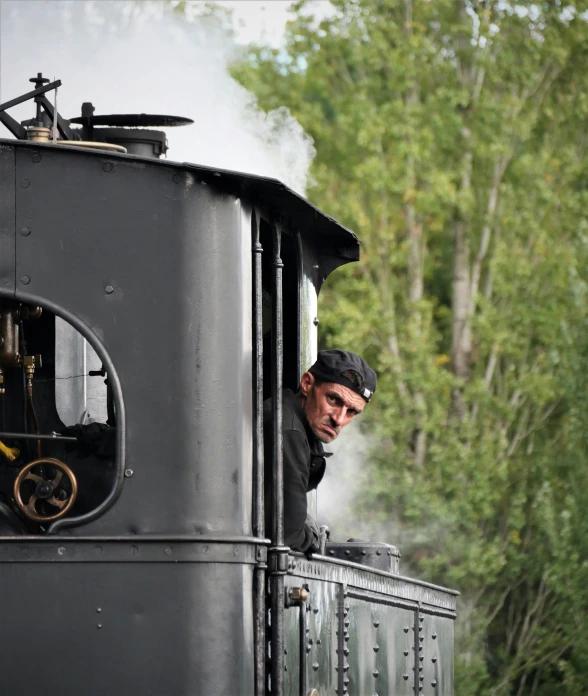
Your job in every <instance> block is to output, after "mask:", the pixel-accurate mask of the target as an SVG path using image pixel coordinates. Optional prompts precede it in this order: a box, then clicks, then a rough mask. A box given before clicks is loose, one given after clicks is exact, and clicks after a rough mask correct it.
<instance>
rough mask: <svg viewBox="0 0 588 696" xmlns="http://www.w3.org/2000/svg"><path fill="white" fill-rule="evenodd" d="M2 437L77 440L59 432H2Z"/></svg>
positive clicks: (0, 434) (60, 440) (61, 440)
mask: <svg viewBox="0 0 588 696" xmlns="http://www.w3.org/2000/svg"><path fill="white" fill-rule="evenodd" d="M0 438H15V439H21V440H57V441H59V442H77V439H76V438H75V437H69V436H67V435H58V434H57V433H50V434H45V433H40V434H33V433H0Z"/></svg>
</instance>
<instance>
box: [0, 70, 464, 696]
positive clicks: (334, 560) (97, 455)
mask: <svg viewBox="0 0 588 696" xmlns="http://www.w3.org/2000/svg"><path fill="white" fill-rule="evenodd" d="M34 80H35V89H34V90H33V91H32V92H29V93H28V94H26V95H23V97H19V98H17V99H15V100H12V101H11V102H7V103H5V104H2V105H0V122H2V123H3V124H4V125H5V126H6V127H7V128H8V129H9V130H10V131H11V133H12V135H13V136H14V138H13V139H4V140H0V368H1V370H2V374H1V376H2V379H3V382H2V384H1V390H0V409H1V410H0V418H1V432H0V443H2V444H1V447H0V495H1V496H2V497H1V498H0V588H1V589H2V594H3V596H4V597H5V598H9V601H6V602H4V603H2V605H0V620H1V621H2V623H3V626H4V627H5V631H4V634H3V635H4V638H3V639H1V640H0V647H1V650H2V654H3V656H4V658H5V669H4V670H3V676H2V683H3V688H4V690H5V691H6V693H19V694H23V696H28V695H29V694H30V695H31V696H32V694H36V693H39V692H42V691H43V690H44V689H45V688H46V675H47V674H52V673H53V671H54V668H55V657H56V650H59V654H61V655H67V656H68V662H67V668H66V669H64V670H61V672H60V674H59V680H60V681H59V689H60V692H61V693H63V694H64V695H67V694H72V695H74V694H75V695H78V694H80V693H84V694H87V695H88V696H99V695H102V694H105V693H108V694H112V696H139V694H141V695H143V694H146V693H150V694H155V695H156V696H188V695H189V694H196V693H207V694H214V695H217V694H218V695H219V696H221V695H228V694H244V695H250V696H265V695H268V694H275V695H277V696H283V695H284V694H290V695H292V696H294V695H300V694H303V695H304V696H307V694H309V693H312V694H315V695H316V694H318V695H319V696H325V695H326V694H334V693H337V694H347V693H349V694H358V695H363V694H367V693H378V694H380V696H383V695H384V694H390V695H392V694H393V695H394V696H398V695H401V694H421V693H422V694H431V695H435V696H452V694H453V620H454V618H455V596H456V593H455V592H453V591H451V590H447V589H444V588H440V587H436V586H434V585H430V584H427V583H424V582H420V581H418V580H414V579H409V578H403V577H402V576H401V575H400V574H399V569H398V555H397V553H396V551H395V550H394V548H393V547H390V546H387V545H385V544H371V545H370V544H364V543H360V542H349V543H346V544H339V545H338V544H332V545H330V546H325V548H324V553H321V554H317V555H315V556H314V557H312V558H306V557H304V556H302V555H301V554H296V553H293V552H291V550H290V549H288V548H287V547H285V546H284V543H283V541H284V540H283V525H282V524H281V515H282V503H283V499H282V495H283V493H282V489H281V446H280V440H279V436H277V437H276V436H275V437H274V441H275V443H277V444H276V445H275V447H274V457H273V460H272V471H273V474H272V486H273V499H274V510H273V525H272V529H271V530H268V531H270V532H271V533H270V534H268V536H269V537H271V538H267V537H266V530H265V529H264V507H265V501H264V462H263V456H264V453H263V449H264V448H263V439H264V432H263V401H264V400H265V399H267V398H271V399H272V400H273V417H274V424H273V428H274V435H276V433H279V432H280V428H279V418H280V413H281V405H280V404H281V393H282V389H283V388H286V387H288V388H291V389H296V388H297V386H298V382H299V379H300V375H301V374H302V372H303V371H304V370H305V369H307V368H308V367H309V366H310V365H311V364H312V363H313V362H314V359H315V356H316V345H317V338H316V337H317V325H318V319H317V298H318V293H319V291H320V287H321V285H322V283H323V282H324V280H325V278H326V277H327V276H328V274H329V273H330V272H332V271H333V270H334V269H336V268H337V267H338V266H340V265H342V264H344V263H348V262H351V261H356V260H358V258H359V241H358V239H357V237H356V236H355V235H354V234H353V233H352V232H350V231H349V230H347V229H345V228H344V227H342V226H341V225H339V224H338V223H337V222H336V221H334V220H333V219H332V218H330V217H328V216H327V215H325V214H324V213H322V212H321V211H319V210H318V209H316V208H315V207H314V206H312V205H311V204H310V203H309V202H308V201H306V200H305V199H304V198H302V197H300V196H298V195H297V194H296V193H294V192H293V191H290V190H289V189H288V188H287V187H286V186H284V185H283V184H281V183H280V182H278V181H276V180H273V179H267V178H263V177H257V176H253V175H250V174H243V173H238V172H231V171H225V170H218V169H214V168H210V167H204V166H198V165H194V164H189V163H178V162H173V161H169V160H160V159H159V156H160V155H161V154H162V153H163V152H164V151H165V147H166V146H165V136H162V135H161V134H159V135H153V133H152V132H151V131H148V128H150V127H152V126H154V127H157V126H161V125H163V126H165V127H168V126H175V125H182V124H185V123H186V121H187V120H186V119H178V118H175V117H164V116H154V115H145V114H141V115H137V116H133V115H128V114H127V115H107V116H100V115H95V114H94V109H93V107H91V105H88V104H85V105H84V106H83V108H82V116H81V117H78V118H75V119H71V120H70V121H66V120H64V119H63V118H62V117H61V116H59V114H58V113H57V112H56V110H55V109H54V107H53V106H52V105H51V104H50V102H49V101H48V99H47V97H46V94H47V93H48V92H49V91H51V89H55V87H56V86H58V81H57V82H56V83H50V84H45V82H46V81H45V80H44V78H42V76H41V75H39V76H37V78H34ZM28 99H31V100H34V101H35V102H36V105H37V114H36V117H35V118H34V119H32V120H31V121H27V122H24V123H22V124H19V123H17V122H15V121H14V119H12V118H11V117H10V116H9V115H8V113H7V110H8V109H9V108H10V107H11V106H13V105H15V104H16V103H21V102H23V101H26V100H28ZM76 125H79V126H81V127H80V128H76V127H75V126H76ZM129 125H130V126H132V129H129V128H128V126H129ZM110 129H112V130H110ZM125 129H126V130H128V131H129V132H125ZM143 131H146V132H143ZM48 635H51V641H48V639H47V636H48ZM55 646H57V648H56V647H55ZM31 654H34V655H35V659H36V669H35V670H23V666H24V665H25V664H27V663H28V660H29V659H30V655H31Z"/></svg>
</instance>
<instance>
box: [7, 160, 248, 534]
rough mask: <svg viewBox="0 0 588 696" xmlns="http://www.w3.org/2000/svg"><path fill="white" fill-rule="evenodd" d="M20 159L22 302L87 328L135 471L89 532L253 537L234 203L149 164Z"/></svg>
mask: <svg viewBox="0 0 588 696" xmlns="http://www.w3.org/2000/svg"><path fill="white" fill-rule="evenodd" d="M72 161H75V163H76V167H75V168H73V167H69V166H66V163H70V162H72ZM17 162H18V164H17V169H18V177H19V179H20V178H27V180H29V181H30V182H31V183H30V187H28V188H26V189H24V188H19V189H18V193H17V198H18V201H17V206H18V207H17V226H20V225H23V224H26V223H29V225H30V226H31V229H32V230H33V231H32V233H31V235H29V236H28V237H21V236H18V239H17V260H18V261H17V277H18V278H22V277H23V276H25V275H26V276H28V277H29V278H30V282H29V283H28V284H27V286H26V288H27V294H26V295H25V293H20V296H22V297H23V298H24V299H28V298H31V297H36V298H39V299H38V301H37V302H35V304H40V305H42V306H45V307H47V306H49V307H51V304H50V303H53V307H55V308H60V309H59V310H58V311H57V313H58V314H61V315H62V316H65V318H66V319H68V320H69V321H70V323H74V319H77V322H78V324H84V325H85V326H86V334H89V335H93V336H94V343H95V344H96V345H95V348H97V350H98V351H100V348H102V353H106V355H107V356H109V357H110V360H111V361H112V372H111V370H110V369H108V374H109V381H112V384H113V386H115V384H116V378H117V376H118V378H119V379H120V388H121V393H122V394H124V401H125V410H126V413H127V414H128V415H127V420H126V433H127V435H126V450H127V462H126V467H128V468H130V469H132V470H133V471H134V475H133V477H132V478H128V479H125V482H124V491H123V493H122V497H121V501H122V502H121V504H120V505H117V506H115V507H114V508H111V509H110V510H109V511H108V513H107V514H105V515H104V516H102V517H101V518H100V519H99V520H96V521H95V522H94V523H93V524H92V527H91V533H114V534H116V533H120V532H122V531H129V532H134V533H147V532H158V533H170V534H174V533H182V532H186V533H189V532H193V533H194V532H196V533H207V532H222V533H238V534H244V533H250V531H251V504H250V495H251V463H252V453H251V445H250V443H251V436H252V432H251V411H252V404H251V397H250V394H251V384H252V368H251V346H250V342H249V341H250V331H251V330H250V328H249V327H250V326H251V323H250V322H251V309H250V307H251V286H250V280H249V277H248V276H246V274H245V269H244V266H245V264H246V265H247V266H248V267H249V266H250V261H249V258H250V256H249V249H250V241H249V239H250V238H249V234H248V231H247V234H245V235H244V234H243V230H242V229H241V224H240V221H241V218H240V207H239V206H238V205H236V203H235V199H234V198H232V197H230V196H226V195H224V194H222V193H218V192H216V191H214V190H212V189H211V188H210V187H208V186H202V185H200V184H197V183H196V182H195V181H194V179H193V178H192V177H191V176H190V175H189V174H187V173H182V174H178V173H176V172H174V171H173V170H170V169H168V168H167V167H162V166H160V165H159V163H158V162H156V161H150V162H149V164H148V165H146V166H144V167H137V166H136V164H135V163H132V162H131V161H129V160H124V161H118V160H116V161H115V160H114V158H105V157H104V156H98V157H97V156H95V154H94V153H81V152H78V151H75V154H74V151H73V150H72V151H68V152H64V151H62V150H58V149H56V148H51V147H50V148H46V149H44V150H43V152H42V158H41V160H40V162H33V161H32V159H31V157H30V150H28V148H25V147H23V148H22V149H19V153H18V157H17ZM64 189H67V191H68V201H69V204H68V205H55V203H54V202H55V201H56V200H59V199H60V197H61V195H62V193H61V192H62V191H63V190H64ZM40 191H43V195H42V196H40V195H37V193H38V192H40ZM88 248H92V250H93V253H92V264H91V265H88V264H87V263H86V258H87V249H88ZM139 249H140V253H141V257H142V258H146V259H153V262H152V263H151V264H149V263H147V264H139V263H137V254H138V252H139ZM149 289H151V290H150V291H149ZM109 290H111V291H109ZM146 292H147V293H148V296H149V301H148V302H146V301H145V297H146ZM48 301H49V302H48ZM154 317H157V320H156V321H155V319H154ZM74 325H75V324H74ZM76 328H77V327H76ZM98 336H99V337H100V340H99V341H97V340H96V337H98ZM219 346H223V350H222V351H220V352H219ZM99 355H100V352H99ZM101 358H102V356H101ZM111 374H112V377H111ZM122 415H123V414H122V413H121V412H120V410H119V405H118V404H117V421H118V422H120V421H121V418H120V416H122ZM123 420H124V419H123ZM154 423H156V424H157V428H154V427H153V424H154ZM236 423H242V424H243V427H239V428H237V427H235V426H234V424H236ZM193 462H198V463H199V466H198V470H197V471H196V472H195V471H194V464H193ZM221 462H222V466H219V463H221ZM154 477H156V480H157V485H153V483H154ZM89 531H90V528H89Z"/></svg>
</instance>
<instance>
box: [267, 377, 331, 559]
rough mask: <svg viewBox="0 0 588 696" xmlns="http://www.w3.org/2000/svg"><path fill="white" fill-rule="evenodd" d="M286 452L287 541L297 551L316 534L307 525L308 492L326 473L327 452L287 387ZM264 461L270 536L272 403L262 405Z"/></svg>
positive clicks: (284, 432)
mask: <svg viewBox="0 0 588 696" xmlns="http://www.w3.org/2000/svg"><path fill="white" fill-rule="evenodd" d="M282 404H283V409H282V438H283V451H284V543H285V544H286V546H289V547H290V548H292V549H294V550H296V551H307V550H308V549H309V548H310V547H311V545H312V543H313V541H314V540H315V537H314V535H313V533H312V531H311V529H310V528H309V527H308V526H307V525H306V514H307V513H306V493H307V492H308V491H312V490H313V489H315V488H316V487H317V486H318V485H319V483H320V482H321V479H322V478H323V476H324V473H325V453H324V450H323V445H322V443H321V442H320V440H317V439H316V437H315V436H314V433H313V432H312V430H311V429H310V426H309V425H308V422H307V420H306V417H305V415H304V410H303V408H302V404H301V403H300V400H299V398H298V396H297V395H296V394H294V393H293V392H291V391H290V390H289V389H285V390H284V392H283V396H282ZM263 432H264V440H265V442H264V462H265V533H266V536H267V537H268V538H271V532H272V526H271V514H272V458H273V428H272V403H271V399H268V400H267V401H265V402H264V404H263Z"/></svg>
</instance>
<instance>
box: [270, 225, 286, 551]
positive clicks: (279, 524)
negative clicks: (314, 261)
mask: <svg viewBox="0 0 588 696" xmlns="http://www.w3.org/2000/svg"><path fill="white" fill-rule="evenodd" d="M281 232H282V231H281V227H280V226H279V225H276V226H275V227H274V229H273V233H274V234H273V244H274V246H273V279H272V280H273V305H272V353H273V355H272V428H273V446H274V449H273V462H272V474H273V482H272V497H273V506H274V507H273V511H272V523H273V530H272V543H273V545H274V546H283V545H284V480H283V475H284V471H283V453H282V371H283V365H284V344H283V324H282V322H283V317H282V307H283V305H282V301H283V295H282V269H283V268H284V264H283V263H282V259H281V257H280V248H281V241H282V234H281Z"/></svg>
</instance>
